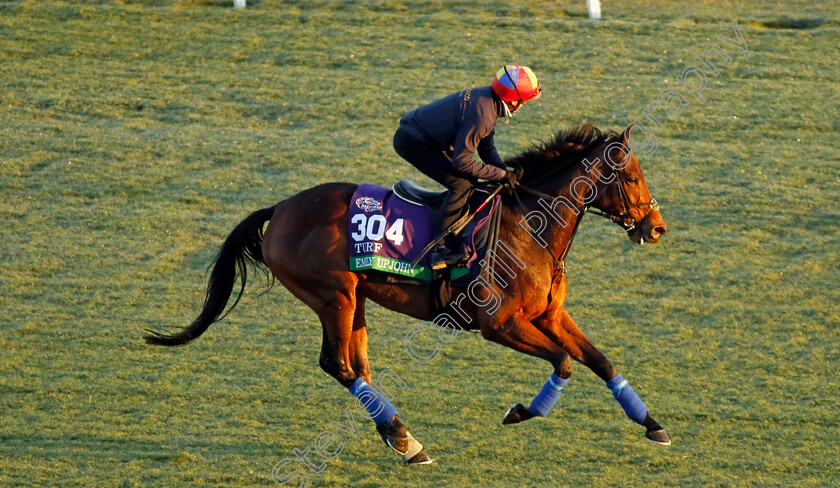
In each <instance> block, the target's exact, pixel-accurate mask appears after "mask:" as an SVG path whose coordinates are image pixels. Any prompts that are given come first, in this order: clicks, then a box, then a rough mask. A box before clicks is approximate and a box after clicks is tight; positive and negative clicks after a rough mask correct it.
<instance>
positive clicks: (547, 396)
mask: <svg viewBox="0 0 840 488" xmlns="http://www.w3.org/2000/svg"><path fill="white" fill-rule="evenodd" d="M481 334H482V335H483V336H484V338H485V339H487V340H490V341H493V342H496V343H498V344H501V345H503V346H507V347H509V348H511V349H513V350H515V351H518V352H521V353H524V354H527V355H529V356H535V357H538V358H542V359H545V360H546V361H548V362H550V363H551V365H552V366H554V372H553V373H552V374H551V377H550V378H549V380H548V381H547V382H546V383H545V385H544V386H543V388H542V389H541V390H540V392H539V394H537V396H536V397H534V400H533V401H532V402H531V405H530V406H529V407H527V408H526V407H525V406H523V405H522V404H520V403H517V404H515V405H514V406H512V407H511V408H510V409H508V411H507V413H506V414H505V417H504V420H502V423H503V424H505V425H508V424H517V423H519V422H523V421H525V420H528V419H531V418H533V417H545V416H547V415H548V413H549V412H550V411H551V409H552V408H553V407H554V405H555V404H556V403H557V400H558V399H559V398H560V394H561V393H562V392H563V388H564V387H565V385H566V383H568V381H569V376H571V375H572V360H571V358H570V357H569V354H568V353H567V352H566V351H565V350H564V349H563V348H562V347H560V346H559V345H557V344H556V343H555V342H554V341H552V340H551V339H549V338H548V337H547V336H546V335H545V334H544V333H542V332H541V331H540V330H539V329H537V328H536V327H534V325H533V324H531V322H529V321H528V320H525V319H524V318H522V317H521V316H520V315H519V314H515V315H514V316H512V317H510V318H509V319H508V320H507V321H505V322H504V323H502V324H497V325H496V326H495V327H491V326H489V325H485V326H482V328H481Z"/></svg>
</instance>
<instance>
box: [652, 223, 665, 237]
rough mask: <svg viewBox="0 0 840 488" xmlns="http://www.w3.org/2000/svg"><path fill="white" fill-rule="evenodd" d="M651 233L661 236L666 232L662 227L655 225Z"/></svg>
mask: <svg viewBox="0 0 840 488" xmlns="http://www.w3.org/2000/svg"><path fill="white" fill-rule="evenodd" d="M653 231H654V232H656V233H657V234H659V235H662V234H664V233H665V232H667V230H666V229H665V226H664V225H657V226H656V227H654V228H653Z"/></svg>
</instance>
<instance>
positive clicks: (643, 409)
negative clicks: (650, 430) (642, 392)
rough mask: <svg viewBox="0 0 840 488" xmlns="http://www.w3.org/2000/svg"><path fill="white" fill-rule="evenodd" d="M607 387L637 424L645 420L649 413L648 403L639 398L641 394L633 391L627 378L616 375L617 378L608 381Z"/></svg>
mask: <svg viewBox="0 0 840 488" xmlns="http://www.w3.org/2000/svg"><path fill="white" fill-rule="evenodd" d="M607 388H609V389H610V391H612V394H613V397H615V399H616V400H618V404H619V405H621V408H623V409H624V413H626V414H627V416H628V417H630V419H631V420H632V421H634V422H636V423H637V424H641V423H642V422H644V421H645V417H646V416H647V413H648V408H647V405H645V402H643V401H642V399H641V398H639V395H637V394H636V392H635V391H633V388H632V387H631V386H630V384H628V383H627V380H625V379H624V378H622V377H621V375H620V374H619V375H616V376H615V378H613V379H611V380H609V381H607Z"/></svg>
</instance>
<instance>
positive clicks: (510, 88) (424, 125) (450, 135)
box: [394, 65, 542, 269]
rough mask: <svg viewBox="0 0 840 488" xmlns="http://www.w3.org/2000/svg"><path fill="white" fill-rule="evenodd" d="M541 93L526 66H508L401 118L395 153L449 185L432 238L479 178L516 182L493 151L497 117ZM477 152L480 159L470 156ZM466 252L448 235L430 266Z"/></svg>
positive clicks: (454, 217)
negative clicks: (487, 81) (479, 84)
mask: <svg viewBox="0 0 840 488" xmlns="http://www.w3.org/2000/svg"><path fill="white" fill-rule="evenodd" d="M541 94H542V92H541V91H540V83H539V81H537V77H536V76H535V75H534V72H533V71H531V69H530V68H528V67H526V66H519V65H508V66H504V67H502V69H500V70H499V71H498V73H496V77H495V78H494V79H493V82H492V83H491V85H490V86H483V87H479V88H468V89H466V90H462V91H459V92H456V93H453V94H451V95H449V96H446V97H444V98H441V99H440V100H437V101H435V102H432V103H430V104H428V105H424V106H422V107H420V108H417V109H414V110H412V111H411V112H408V113H407V114H405V115H403V117H402V118H401V119H400V127H399V129H397V132H396V134H394V149H395V150H396V151H397V154H399V155H400V156H401V157H402V158H403V159H405V160H406V161H408V162H409V163H411V164H412V165H413V166H414V167H415V168H417V169H418V170H420V172H422V173H423V174H425V175H426V176H428V177H429V178H432V179H433V180H435V181H437V182H438V183H440V184H441V185H443V186H445V187H446V188H447V189H448V190H449V191H448V192H447V194H446V198H445V199H444V200H443V203H442V204H441V207H440V209H438V215H437V216H436V218H435V222H437V228H436V231H435V233H434V234H433V235H434V236H435V237H436V236H438V235H440V234H441V233H442V232H443V231H444V230H446V229H448V228H449V226H451V225H452V224H453V223H455V222H456V221H458V219H459V218H461V216H462V213H463V211H464V209H465V206H466V204H467V202H468V201H469V197H470V195H471V194H472V189H473V185H474V184H475V183H476V182H477V180H478V179H479V178H482V179H487V180H491V181H500V182H503V183H505V184H507V185H509V186H510V187H511V188H513V187H514V186H516V184H517V182H518V180H519V174H518V173H516V172H514V171H508V170H507V169H506V168H505V165H504V163H502V158H500V157H499V153H498V152H497V151H496V146H495V144H494V140H493V136H494V134H495V132H496V131H495V126H496V122H497V121H498V120H499V117H510V116H512V115H513V113H514V112H516V111H517V110H519V108H520V107H522V105H524V104H525V103H526V102H527V101H529V100H535V99H537V98H539V97H540V95H541ZM476 152H478V155H479V157H480V158H481V160H482V161H483V163H479V162H477V161H476V160H475V159H473V156H474V154H475V153H476ZM468 257H469V256H466V255H465V249H464V248H463V245H462V243H461V240H460V239H459V238H458V237H457V236H454V235H452V234H450V235H448V236H447V237H446V242H445V243H444V244H440V245H438V246H437V247H436V248H435V250H434V251H433V252H432V255H431V262H432V268H433V269H440V268H443V267H446V266H457V265H459V264H463V263H465V262H466V259H468Z"/></svg>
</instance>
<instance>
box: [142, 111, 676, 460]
mask: <svg viewBox="0 0 840 488" xmlns="http://www.w3.org/2000/svg"><path fill="white" fill-rule="evenodd" d="M631 128H632V124H631V125H630V126H629V127H627V128H626V129H625V130H624V131H623V133H621V134H618V133H615V132H601V131H600V130H598V129H597V128H595V127H594V126H592V125H591V124H586V125H584V126H580V127H575V128H572V129H569V130H566V131H561V132H560V133H558V134H557V135H556V136H555V137H553V139H551V140H549V141H547V142H542V143H539V144H536V145H535V146H534V147H532V148H530V149H528V150H526V151H524V152H522V153H521V154H519V155H517V156H514V157H513V158H510V159H508V160H507V161H505V163H506V164H507V165H509V166H512V167H514V168H517V169H518V170H519V171H520V172H521V173H522V178H521V182H520V185H519V186H517V188H516V190H515V192H510V193H509V194H507V195H504V196H503V198H502V202H503V207H502V210H501V211H502V215H501V222H500V225H499V232H498V236H499V237H498V242H499V243H504V249H505V250H506V251H508V253H507V257H508V259H507V261H503V260H501V259H499V260H497V262H496V264H495V268H496V269H495V271H496V275H497V276H498V279H497V280H495V283H492V284H491V283H488V282H484V283H483V284H482V285H481V287H482V288H483V290H482V293H481V294H480V295H481V296H478V295H479V293H478V292H477V289H478V288H479V287H473V285H472V284H471V285H470V287H469V288H470V289H469V290H464V289H459V288H457V287H456V288H454V290H453V295H455V294H457V293H459V292H465V293H466V292H470V300H459V303H458V304H457V306H458V307H459V309H458V312H459V314H461V316H462V317H463V318H466V319H468V320H467V324H466V326H465V327H464V328H466V329H471V330H476V329H478V330H479V331H480V332H481V335H482V336H483V337H484V338H485V339H487V340H490V341H493V342H496V343H499V344H501V345H504V346H507V347H510V348H512V349H514V350H516V351H519V352H521V353H524V354H528V355H531V356H535V357H538V358H542V359H544V360H546V361H548V362H549V363H551V366H552V367H553V372H552V374H551V376H550V378H549V380H548V381H547V382H546V383H545V386H543V388H542V390H541V391H540V392H539V393H538V394H537V396H536V397H535V398H534V400H533V401H532V403H531V405H530V406H529V407H527V408H526V407H524V406H523V405H521V404H516V405H514V406H513V407H511V409H510V410H508V411H507V413H506V415H505V417H504V420H503V423H504V424H515V423H518V422H522V421H525V420H528V419H531V418H533V417H536V416H546V415H547V414H548V412H549V411H550V410H551V408H552V406H553V405H554V404H555V402H556V401H557V399H558V397H559V396H560V393H561V392H562V391H563V388H564V387H565V385H566V383H567V381H568V379H569V377H570V376H571V374H572V359H574V360H576V361H578V362H580V363H582V364H583V365H585V366H586V367H587V368H589V369H590V370H592V371H593V372H594V373H595V374H596V375H598V377H600V378H601V379H602V380H603V381H605V382H606V384H607V387H608V388H609V389H610V390H611V391H612V393H613V396H614V397H615V399H616V400H617V401H618V402H619V404H620V405H621V407H622V408H623V410H624V411H625V413H626V414H627V416H628V417H630V418H631V419H632V420H634V421H635V422H636V423H638V424H640V425H642V426H644V427H645V429H646V434H645V435H646V437H647V439H648V440H650V441H652V442H655V443H658V444H665V445H667V444H670V438H669V437H668V435H667V434H666V433H665V430H664V429H663V428H662V427H661V426H660V425H659V424H658V423H657V422H656V421H655V420H654V419H653V418H652V417H651V415H650V413H649V412H648V408H647V407H646V406H645V404H644V403H643V402H642V400H641V399H640V398H639V396H638V395H637V394H636V393H635V392H634V391H633V389H632V388H631V387H630V386H629V384H628V382H627V381H626V380H625V379H623V378H622V376H621V375H620V374H618V372H617V371H616V369H615V368H614V367H613V365H612V364H611V363H610V362H609V361H608V360H607V358H606V357H605V356H604V355H603V354H602V353H601V352H600V351H599V350H598V349H597V348H596V347H595V346H594V345H592V343H591V342H589V340H588V339H587V338H586V336H585V335H584V334H583V332H581V330H580V329H579V328H578V326H577V325H576V324H575V322H574V321H573V320H572V318H571V316H570V315H569V313H568V312H567V311H566V310H565V309H564V307H563V304H564V302H565V298H566V291H567V289H566V286H567V284H566V273H565V266H564V263H563V261H564V259H565V256H566V253H567V252H568V250H569V246H570V244H571V240H572V238H573V237H574V234H575V232H576V231H577V228H578V224H579V223H580V221H581V218H582V217H583V215H584V212H585V211H589V212H594V213H598V214H599V215H601V216H604V217H607V218H609V219H610V220H612V221H613V222H615V223H616V224H618V225H620V226H621V227H622V228H623V229H624V230H626V231H627V235H628V237H629V238H630V240H632V241H633V242H636V243H639V244H643V243H646V242H647V243H656V242H658V241H659V239H660V237H661V236H662V235H663V234H664V233H665V232H666V225H665V222H664V221H663V219H662V216H661V215H660V213H659V207H658V205H657V203H656V201H655V200H654V199H653V197H652V196H651V194H650V192H649V190H648V187H647V184H646V182H645V177H644V174H643V173H642V168H641V166H640V165H639V162H638V160H637V159H636V157H635V155H634V153H633V151H632V147H631V145H630V143H629V139H630V131H631ZM357 187H358V185H355V184H350V183H326V184H321V185H318V186H315V187H313V188H309V189H307V190H304V191H302V192H300V193H298V194H296V195H293V196H291V197H289V198H287V199H285V200H283V201H281V202H279V203H277V204H276V205H274V206H272V207H268V208H264V209H262V210H257V211H256V212H254V213H252V214H251V215H250V216H248V217H246V218H245V219H244V220H243V221H242V222H240V223H239V224H238V225H237V226H236V228H235V229H234V230H233V231H232V232H231V233H230V235H229V236H228V237H227V239H226V240H225V242H224V244H223V245H222V247H221V249H220V251H219V253H218V255H217V256H216V258H215V262H214V264H213V269H212V271H211V273H210V277H209V282H208V285H207V293H206V297H205V301H204V307H203V309H202V311H201V313H200V314H199V316H198V317H197V318H196V319H195V321H193V322H192V324H190V325H189V326H188V327H186V328H183V329H181V330H180V331H178V332H176V333H173V334H163V333H158V332H151V333H150V334H149V335H147V336H145V340H146V341H147V342H148V343H149V344H156V345H164V346H176V345H183V344H186V343H188V342H190V341H192V340H194V339H196V338H197V337H198V336H200V335H201V334H202V333H203V332H204V331H205V330H207V328H208V327H209V326H210V324H212V323H213V322H215V321H217V320H220V319H221V318H223V315H222V314H223V312H224V311H225V309H226V308H227V304H228V301H229V299H230V297H231V295H232V293H233V289H234V284H235V282H236V280H237V279H238V280H239V284H240V288H239V290H238V291H239V294H238V296H237V297H236V299H235V300H234V302H233V305H231V307H230V309H233V307H235V306H236V304H237V303H238V302H239V299H240V298H241V297H242V294H243V292H244V290H245V284H246V281H247V269H248V266H249V265H251V266H255V267H260V266H264V267H267V268H268V269H269V270H270V272H271V274H272V275H273V276H274V277H275V278H276V279H277V280H279V281H280V282H281V283H282V284H283V285H284V286H285V287H286V288H287V289H288V290H289V291H290V292H291V293H292V294H293V295H294V296H295V297H297V298H298V299H299V300H301V301H302V302H304V303H305V304H306V305H308V306H309V307H310V308H311V309H312V310H313V311H315V313H317V314H318V318H319V319H320V321H321V325H322V329H323V342H322V345H321V354H320V361H319V364H320V366H321V368H322V369H323V370H324V371H325V372H326V373H327V374H329V375H330V376H332V377H333V378H335V379H336V380H337V381H338V382H339V383H341V385H342V386H344V387H345V388H348V389H349V390H350V392H351V393H352V394H354V395H355V396H356V397H357V399H359V400H362V403H363V404H364V405H365V407H366V408H367V409H368V411H369V413H370V414H371V417H372V418H373V420H374V422H375V423H376V427H377V431H378V432H379V434H380V435H381V436H382V439H383V440H384V441H385V443H386V444H387V445H388V446H390V447H392V448H393V449H394V450H396V451H397V452H398V453H399V454H400V455H402V456H403V459H404V460H405V461H406V462H407V463H409V464H420V463H427V462H431V459H430V458H429V457H428V455H427V454H426V453H425V451H424V449H423V446H422V445H421V444H420V443H419V442H418V441H417V440H416V439H414V437H413V436H412V435H411V434H410V433H409V432H408V428H407V427H406V426H405V424H403V423H402V422H401V421H400V419H399V416H398V415H397V411H396V408H395V407H394V406H393V404H391V402H390V401H389V399H388V398H385V396H384V395H382V394H381V393H380V392H379V391H377V389H376V388H374V387H372V386H371V385H374V382H373V381H372V378H371V373H370V366H369V364H368V357H367V340H368V339H367V328H366V323H365V301H366V300H368V299H370V300H373V301H374V302H376V303H378V304H380V305H382V306H383V307H386V308H388V309H390V310H394V311H397V312H400V313H402V314H406V315H409V316H411V317H414V318H416V319H420V320H424V321H429V320H432V319H437V318H440V316H438V317H435V316H434V313H435V312H434V311H433V310H432V305H431V303H432V302H431V297H432V295H431V294H432V288H431V287H430V286H420V285H414V284H405V283H400V284H395V283H392V282H388V281H387V280H386V279H385V278H384V275H383V274H382V273H381V272H379V271H365V272H363V271H350V269H349V254H348V212H349V210H348V209H349V206H350V203H351V202H350V200H351V197H352V195H353V193H354V191H355V190H356V188H357ZM593 209H596V210H593ZM266 222H268V226H267V227H265V223H266ZM264 227H265V229H263V228H264ZM498 257H501V254H500V255H499V256H498ZM263 269H264V268H263ZM272 283H273V281H272ZM463 294H464V293H461V295H463ZM490 295H495V296H497V297H499V298H500V299H499V300H498V302H497V303H496V304H495V306H494V307H492V310H488V309H487V307H486V304H487V299H488V297H489V296H490ZM450 305H451V302H450ZM230 309H228V312H229V311H230ZM453 313H454V312H453ZM225 315H226V314H225ZM435 324H436V325H440V322H439V321H438V320H435ZM446 326H448V327H451V325H446Z"/></svg>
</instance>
